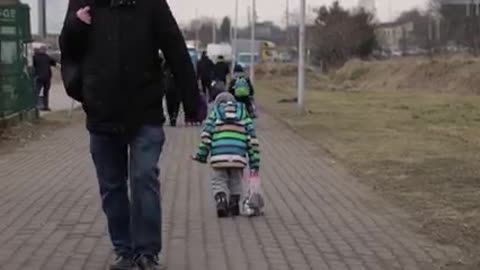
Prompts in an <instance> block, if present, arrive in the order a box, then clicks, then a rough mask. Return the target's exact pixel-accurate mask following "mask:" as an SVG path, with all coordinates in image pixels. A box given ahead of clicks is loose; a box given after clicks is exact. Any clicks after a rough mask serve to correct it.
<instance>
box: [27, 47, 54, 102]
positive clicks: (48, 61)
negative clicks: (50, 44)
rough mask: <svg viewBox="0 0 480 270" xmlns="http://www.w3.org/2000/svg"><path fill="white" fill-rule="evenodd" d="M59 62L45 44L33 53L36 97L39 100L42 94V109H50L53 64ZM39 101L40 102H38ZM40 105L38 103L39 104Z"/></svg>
mask: <svg viewBox="0 0 480 270" xmlns="http://www.w3.org/2000/svg"><path fill="white" fill-rule="evenodd" d="M56 65H57V63H56V62H55V60H54V59H53V58H51V57H50V56H49V55H48V54H47V47H46V46H45V45H42V46H40V48H37V49H35V52H34V55H33V72H34V73H33V74H34V82H35V98H36V100H38V99H39V98H40V94H42V99H41V103H42V104H41V107H40V109H41V110H45V111H50V86H51V84H52V66H56ZM37 103H38V102H37ZM37 105H38V104H37Z"/></svg>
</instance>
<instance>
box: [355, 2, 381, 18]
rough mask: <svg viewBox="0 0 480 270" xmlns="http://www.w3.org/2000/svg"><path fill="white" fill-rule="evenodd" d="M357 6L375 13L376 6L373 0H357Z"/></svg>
mask: <svg viewBox="0 0 480 270" xmlns="http://www.w3.org/2000/svg"><path fill="white" fill-rule="evenodd" d="M358 7H359V8H363V9H364V10H365V11H367V12H369V13H371V14H373V15H376V14H377V7H376V5H375V0H358Z"/></svg>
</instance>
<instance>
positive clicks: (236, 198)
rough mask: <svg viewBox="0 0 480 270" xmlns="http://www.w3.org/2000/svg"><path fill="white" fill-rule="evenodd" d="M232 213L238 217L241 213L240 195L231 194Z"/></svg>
mask: <svg viewBox="0 0 480 270" xmlns="http://www.w3.org/2000/svg"><path fill="white" fill-rule="evenodd" d="M228 208H229V209H228V210H229V212H230V215H232V216H234V217H236V216H239V215H240V195H232V196H230V202H229V205H228Z"/></svg>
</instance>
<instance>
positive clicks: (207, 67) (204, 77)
mask: <svg viewBox="0 0 480 270" xmlns="http://www.w3.org/2000/svg"><path fill="white" fill-rule="evenodd" d="M214 67H215V64H214V63H213V61H212V60H211V59H210V58H209V57H208V56H207V52H205V51H204V52H202V57H201V58H200V61H198V64H197V74H198V79H199V80H200V83H201V85H202V92H203V94H204V95H209V94H210V87H211V84H212V77H213V69H214Z"/></svg>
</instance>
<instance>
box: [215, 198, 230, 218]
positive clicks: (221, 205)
mask: <svg viewBox="0 0 480 270" xmlns="http://www.w3.org/2000/svg"><path fill="white" fill-rule="evenodd" d="M215 201H216V202H217V216H218V217H219V218H223V217H227V216H228V202H227V195H226V194H225V193H224V192H220V193H217V194H216V195H215Z"/></svg>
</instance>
